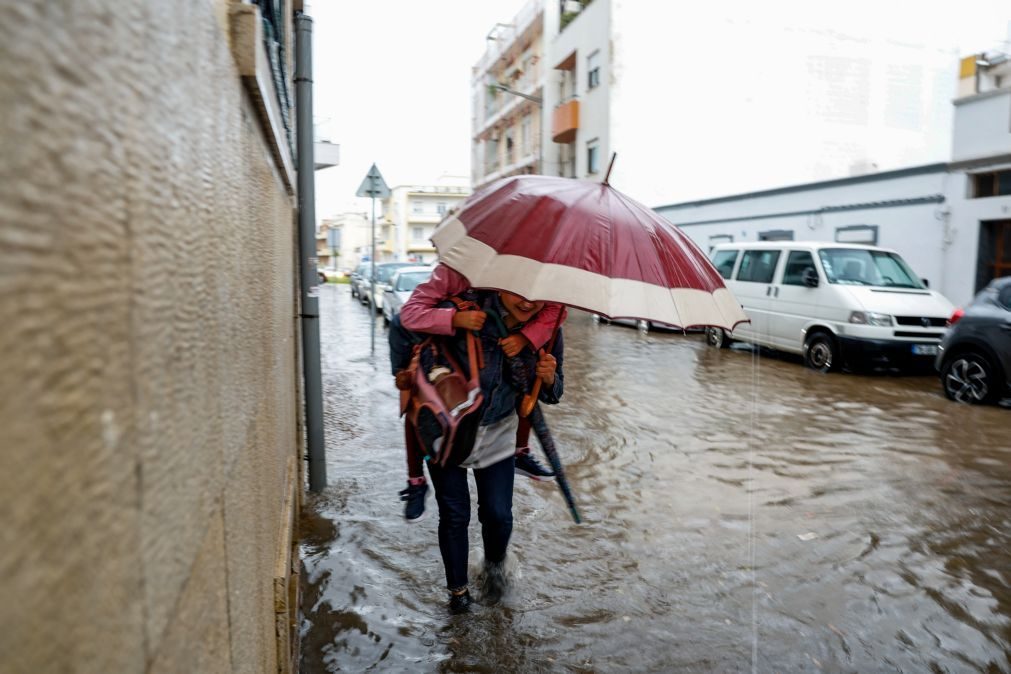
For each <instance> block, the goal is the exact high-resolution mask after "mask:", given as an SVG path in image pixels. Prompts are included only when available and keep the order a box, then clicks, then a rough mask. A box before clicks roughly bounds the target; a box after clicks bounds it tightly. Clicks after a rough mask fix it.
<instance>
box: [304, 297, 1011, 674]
mask: <svg viewBox="0 0 1011 674" xmlns="http://www.w3.org/2000/svg"><path fill="white" fill-rule="evenodd" d="M321 290H322V293H321V298H320V309H321V333H322V340H323V383H324V396H325V398H324V410H325V417H326V418H325V423H326V434H327V438H326V440H327V447H328V448H327V461H328V471H329V473H328V475H329V487H328V488H327V490H326V491H325V492H324V493H323V494H322V495H321V496H319V497H310V498H309V499H308V500H307V502H306V507H305V512H304V515H303V521H302V534H303V537H304V540H303V544H302V556H303V561H304V564H305V572H304V576H303V599H302V603H303V623H302V672H304V673H311V672H337V671H364V670H370V669H371V670H373V671H410V672H425V671H440V672H441V671H446V672H457V671H471V672H474V671H476V672H503V671H509V672H539V671H571V672H610V671H635V672H669V671H691V672H710V671H713V672H749V671H759V672H774V671H776V672H797V671H827V672H897V671H901V672H924V671H935V672H1008V671H1011V461H1009V459H1011V410H1009V409H1002V408H998V407H982V408H977V407H967V406H962V405H956V404H954V403H951V402H949V401H948V400H946V399H945V398H944V397H943V395H942V394H941V392H940V386H939V383H938V380H937V378H936V377H931V376H926V377H924V376H859V375H850V374H832V375H819V374H817V373H814V372H812V371H809V370H806V369H805V368H803V367H802V366H801V365H800V364H799V362H797V361H796V360H793V359H790V358H781V357H773V356H770V355H769V354H766V353H754V352H752V351H750V350H748V349H742V348H736V347H735V348H734V349H731V350H724V351H718V350H715V349H712V348H710V347H707V346H706V345H705V344H704V342H703V341H702V339H701V337H700V336H694V335H688V336H684V335H680V334H659V333H650V334H648V335H642V334H639V333H638V332H636V331H635V330H632V329H629V328H625V327H621V326H616V325H597V324H595V323H593V322H592V321H591V320H590V319H589V317H588V316H586V315H584V314H575V315H573V316H572V317H571V318H570V319H569V322H568V325H567V326H566V329H567V331H566V339H565V341H566V362H565V366H566V369H565V380H566V394H565V397H564V399H563V401H562V404H561V405H558V406H556V407H552V408H548V409H547V410H546V416H547V417H548V422H549V424H550V425H551V427H552V430H553V432H554V435H555V440H556V442H557V444H558V446H559V449H560V452H561V455H562V458H563V460H565V462H566V465H567V470H568V474H569V476H570V480H571V482H572V486H573V489H574V491H575V492H576V498H577V501H578V502H579V505H580V507H581V509H582V512H583V515H584V518H585V523H584V524H582V525H575V524H573V523H572V521H571V519H570V517H569V515H568V513H567V511H566V508H565V507H564V504H563V501H562V498H561V496H560V494H559V493H558V490H557V487H556V486H554V485H553V484H551V483H548V484H542V483H534V482H532V481H530V480H528V479H526V478H521V477H517V483H516V492H515V504H514V517H515V528H514V534H513V543H512V548H513V551H514V552H515V554H516V556H517V559H518V562H519V568H518V573H517V577H516V578H515V579H514V581H513V587H512V590H511V592H510V594H509V595H508V596H507V597H506V599H505V600H504V602H503V603H502V604H500V605H498V606H493V607H486V606H481V605H476V606H475V607H474V610H473V612H472V613H471V614H469V615H466V616H450V615H449V614H448V612H447V610H446V596H445V590H444V576H443V570H442V564H441V561H440V558H439V552H438V545H437V541H436V519H437V518H436V514H435V502H434V499H433V498H432V496H431V493H430V494H429V499H428V516H427V517H426V519H425V520H424V521H422V522H420V523H418V524H415V525H408V524H406V523H405V522H404V521H403V519H402V504H401V502H400V501H399V500H398V497H397V491H398V490H400V489H402V488H403V484H404V479H405V478H404V475H405V466H404V459H403V456H404V454H403V449H402V426H401V423H400V420H399V419H398V417H397V396H396V391H395V389H394V388H393V383H392V377H391V376H390V374H389V361H388V357H387V348H386V331H385V329H383V327H382V320H381V319H376V326H377V327H376V353H375V359H374V360H373V359H371V358H370V356H369V326H368V320H369V317H368V310H367V309H366V308H365V307H362V306H360V305H358V304H357V302H356V301H354V300H352V299H351V297H350V293H349V287H348V286H347V285H333V284H331V285H327V286H325V287H323V288H322V289H321ZM472 492H473V490H472ZM471 544H472V549H473V550H474V551H475V553H476V552H478V551H479V550H480V535H479V530H478V527H477V522H476V516H475V517H474V522H472V525H471ZM474 556H475V555H472V557H474Z"/></svg>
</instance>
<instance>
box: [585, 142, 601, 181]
mask: <svg viewBox="0 0 1011 674" xmlns="http://www.w3.org/2000/svg"><path fill="white" fill-rule="evenodd" d="M586 172H587V173H591V174H592V173H600V141H598V140H597V139H596V138H594V139H593V140H590V141H587V142H586Z"/></svg>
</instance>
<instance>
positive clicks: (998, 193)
mask: <svg viewBox="0 0 1011 674" xmlns="http://www.w3.org/2000/svg"><path fill="white" fill-rule="evenodd" d="M1009 194H1011V169H1008V170H1005V171H990V172H987V173H974V174H973V175H972V196H973V198H975V199H979V198H982V197H1002V196H1007V195H1009Z"/></svg>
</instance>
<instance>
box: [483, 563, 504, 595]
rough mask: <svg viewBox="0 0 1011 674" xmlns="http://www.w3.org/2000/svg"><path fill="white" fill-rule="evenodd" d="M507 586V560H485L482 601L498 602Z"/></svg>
mask: <svg viewBox="0 0 1011 674" xmlns="http://www.w3.org/2000/svg"><path fill="white" fill-rule="evenodd" d="M506 587H507V581H506V575H505V562H504V561H503V562H494V563H493V562H485V565H484V573H483V574H482V577H481V601H483V602H484V603H486V604H496V603H498V601H499V600H500V599H502V595H503V594H505V591H506Z"/></svg>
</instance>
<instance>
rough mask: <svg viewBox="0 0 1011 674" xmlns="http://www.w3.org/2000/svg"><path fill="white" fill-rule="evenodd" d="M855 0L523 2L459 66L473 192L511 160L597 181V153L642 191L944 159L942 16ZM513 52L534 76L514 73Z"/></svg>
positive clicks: (653, 200) (699, 193)
mask: <svg viewBox="0 0 1011 674" xmlns="http://www.w3.org/2000/svg"><path fill="white" fill-rule="evenodd" d="M857 4H858V5H859V8H854V9H853V11H850V12H846V13H841V14H839V13H832V14H831V15H829V14H828V13H826V12H821V11H815V10H812V9H811V8H810V7H809V6H807V5H803V4H801V3H796V2H784V3H775V4H773V5H771V6H770V5H768V4H767V3H766V4H762V3H753V2H745V1H743V0H728V1H727V2H722V3H709V4H705V3H703V5H699V6H692V8H691V11H690V12H689V11H687V10H686V9H685V8H684V7H683V6H682V5H679V4H678V3H648V4H647V3H638V2H627V1H625V0H532V1H531V2H530V3H529V4H528V5H527V6H526V7H525V8H524V10H523V11H521V12H520V14H519V15H518V16H517V17H516V18H514V19H513V20H512V21H511V22H510V23H508V24H504V25H500V26H496V27H495V28H494V29H493V30H492V31H491V32H490V33H489V36H488V37H489V41H488V51H487V52H486V54H485V55H484V56H483V57H482V59H481V60H480V61H479V63H478V64H477V65H476V66H475V68H474V79H473V118H474V132H473V146H472V147H473V164H472V171H473V174H474V185H475V188H477V187H480V186H481V185H482V184H484V183H486V182H489V181H491V180H493V179H495V178H497V177H501V176H505V175H510V174H512V173H518V172H521V171H523V170H533V171H536V172H539V173H544V174H550V175H564V176H571V177H578V178H590V179H602V178H603V175H604V173H605V172H606V171H607V168H608V163H609V160H610V157H611V155H612V153H617V159H616V162H615V165H614V170H613V173H612V175H611V180H610V182H611V184H613V185H615V187H617V188H619V189H622V190H623V191H625V192H626V193H628V194H629V195H630V196H632V197H634V198H636V199H638V200H639V201H642V202H643V203H646V204H658V203H669V202H671V201H674V200H688V199H701V198H706V197H713V196H718V195H723V194H728V193H736V192H746V191H754V190H761V189H768V188H773V187H777V186H781V185H789V184H794V183H798V182H806V181H818V180H829V179H835V178H841V177H845V176H848V175H853V174H856V173H860V172H866V171H869V170H882V171H886V170H893V169H898V168H901V167H905V166H910V165H917V164H929V163H935V162H943V161H945V160H946V159H947V158H948V152H949V149H950V143H951V129H952V124H951V122H952V110H951V106H950V105H949V103H950V99H951V96H952V94H953V92H954V91H955V87H956V83H957V82H956V80H957V78H956V73H955V72H953V71H952V67H951V64H952V62H953V60H955V59H957V57H958V50H957V49H956V45H955V44H954V40H953V38H951V37H950V36H948V35H947V34H946V31H945V22H946V21H948V19H947V18H945V17H943V16H940V15H933V14H929V13H927V14H925V15H923V16H920V15H917V16H916V17H909V18H908V20H906V21H904V22H902V21H897V20H895V17H894V16H888V17H886V18H888V20H881V21H866V20H865V19H866V16H867V14H868V12H870V11H871V9H870V5H871V3H869V2H860V3H857ZM991 5H993V6H996V3H988V5H987V6H988V7H990V6H991ZM875 11H877V10H875ZM890 11H891V10H888V9H886V8H882V9H881V10H880V11H878V14H880V15H881V16H882V17H885V15H886V14H888V13H889V12H890ZM537 12H540V17H539V18H535V16H534V15H535V14H536V13H537ZM997 25H998V26H1000V25H1001V24H1000V23H998V24H997ZM1000 30H1002V29H1000ZM938 45H940V46H938ZM527 56H536V57H537V66H538V68H537V73H536V76H537V78H536V79H535V80H532V81H530V80H528V81H527V84H526V87H527V88H526V89H523V88H518V87H515V86H511V85H510V78H513V77H518V76H519V77H527V76H528V75H527V72H528V71H527V69H526V67H525V65H524V63H525V61H524V59H525V58H527ZM517 73H522V75H517ZM507 90H508V91H507ZM510 91H515V92H517V93H519V94H531V95H532V96H533V97H534V98H535V99H538V100H539V102H540V104H539V107H540V123H541V128H542V130H543V133H542V134H541V144H540V156H539V161H538V162H537V163H536V164H534V163H527V164H523V163H522V162H520V161H518V160H517V157H516V155H515V152H516V144H517V142H518V139H520V138H523V135H522V134H521V133H520V132H519V131H518V129H517V123H516V119H517V118H516V112H517V111H521V110H523V111H527V110H529V111H530V112H531V113H533V112H535V110H534V108H535V107H536V106H537V103H535V102H534V101H531V100H529V99H524V98H521V97H520V96H518V95H516V93H510ZM529 124H530V126H531V127H533V124H534V123H533V122H529ZM510 152H512V154H510Z"/></svg>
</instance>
